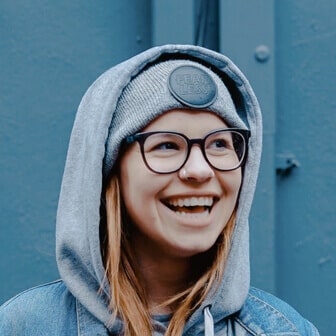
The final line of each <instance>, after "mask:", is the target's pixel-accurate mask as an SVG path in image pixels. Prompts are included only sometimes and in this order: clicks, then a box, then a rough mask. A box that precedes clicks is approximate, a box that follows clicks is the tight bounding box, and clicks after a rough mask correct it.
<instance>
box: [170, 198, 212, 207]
mask: <svg viewBox="0 0 336 336" xmlns="http://www.w3.org/2000/svg"><path fill="white" fill-rule="evenodd" d="M169 204H170V205H173V206H176V207H177V206H178V207H184V206H212V204H213V198H212V197H188V198H178V199H173V200H170V201H169Z"/></svg>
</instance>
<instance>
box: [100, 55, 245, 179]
mask: <svg viewBox="0 0 336 336" xmlns="http://www.w3.org/2000/svg"><path fill="white" fill-rule="evenodd" d="M181 108H182V109H189V110H190V109H191V110H193V109H198V110H205V111H212V112H214V113H215V114H217V115H218V116H220V117H221V118H222V119H223V120H224V121H225V122H226V123H227V124H228V125H229V127H237V128H244V129H246V126H245V124H244V122H243V121H242V120H241V119H240V117H239V116H238V114H237V111H236V109H235V106H234V103H233V101H232V98H231V95H230V93H229V91H228V89H227V88H226V86H225V85H224V83H223V81H222V80H221V79H220V78H219V76H218V75H217V74H215V73H214V72H213V71H212V70H210V69H209V68H207V67H205V66H203V65H201V64H199V63H197V62H194V61H191V60H168V61H164V62H160V63H156V64H154V65H152V66H150V67H149V68H147V69H145V70H144V71H142V72H141V73H140V74H139V75H137V76H136V77H135V78H133V79H132V80H131V81H130V82H129V84H128V85H127V86H126V87H125V88H124V90H123V92H122V94H121V95H120V98H119V100H118V103H117V107H116V109H115V111H114V113H113V117H112V121H111V125H110V129H109V134H108V138H107V141H106V154H105V158H104V162H103V175H104V177H105V178H107V177H108V175H109V173H110V171H111V169H112V167H113V164H114V162H115V161H116V159H117V156H118V151H119V147H120V144H121V142H122V140H123V139H124V138H125V137H126V136H128V135H131V134H134V133H136V132H138V131H140V130H141V129H142V128H144V127H145V126H146V125H147V124H148V123H150V122H151V121H153V120H154V119H156V118H157V117H159V116H160V115H161V114H163V113H164V112H167V111H169V110H172V109H181Z"/></svg>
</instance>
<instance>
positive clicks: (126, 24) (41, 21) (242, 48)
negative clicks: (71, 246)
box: [0, 0, 336, 336]
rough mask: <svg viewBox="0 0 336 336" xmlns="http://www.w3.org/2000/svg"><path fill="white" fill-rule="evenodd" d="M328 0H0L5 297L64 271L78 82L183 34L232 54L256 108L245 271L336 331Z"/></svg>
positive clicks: (335, 67) (332, 46)
mask: <svg viewBox="0 0 336 336" xmlns="http://www.w3.org/2000/svg"><path fill="white" fill-rule="evenodd" d="M334 13H336V2H335V1H334V0H322V1H316V0H296V1H291V0H281V1H274V0H249V1H244V0H213V1H211V0H209V1H204V0H184V1H179V0H160V1H155V0H153V1H146V0H120V1H108V0H100V1H92V0H91V1H88V0H85V1H79V0H72V1H65V0H59V1H54V2H50V1H43V0H35V1H31V0H28V1H26V0H25V1H23V0H15V1H11V0H3V1H1V3H0V70H1V76H0V118H1V119H0V121H1V122H0V215H1V216H0V252H1V258H0V302H3V301H5V300H6V299H8V298H9V297H11V296H13V295H14V294H16V293H17V292H19V291H21V290H24V289H26V288H27V287H31V286H34V285H37V284H39V283H42V282H47V281H50V280H53V279H55V278H57V277H58V272H57V268H56V263H55V252H54V250H55V243H54V235H55V214H56V209H57V201H58V194H59V189H60V184H61V178H62V173H63V167H64V161H65V157H66V150H67V144H68V140H69V136H70V132H71V127H72V123H73V120H74V116H75V112H76V109H77V106H78V104H79V101H80V99H81V97H82V95H83V94H84V92H85V90H86V89H87V88H88V86H89V85H90V84H91V83H92V81H93V80H94V79H95V78H96V77H98V76H99V75H100V74H101V73H102V72H103V71H105V70H106V69H108V68H109V67H111V66H113V65H115V64H117V63H119V62H120V61H122V60H124V59H126V58H129V57H131V56H133V55H135V54H137V53H138V52H141V51H143V50H145V49H147V48H149V47H151V46H154V45H160V44H163V43H190V44H199V45H204V46H207V47H209V48H211V49H214V50H218V51H220V52H223V53H224V54H226V55H228V56H229V57H231V58H232V59H233V61H234V62H235V63H236V64H237V65H238V66H239V67H240V68H241V69H242V70H243V72H244V73H245V74H246V75H247V77H248V78H249V79H250V81H251V84H252V85H253V87H254V89H255V91H256V93H257V96H258V98H259V101H260V104H261V107H262V110H263V115H264V152H263V159H262V168H261V175H260V179H259V184H258V191H257V195H256V199H255V204H254V207H253V211H252V216H251V220H250V225H251V255H252V284H253V285H255V286H258V287H261V288H263V289H265V290H268V291H270V292H272V293H275V294H276V295H278V296H280V297H281V298H283V299H285V300H286V301H288V302H289V303H291V304H292V305H294V306H295V307H296V308H297V309H298V310H299V311H300V312H301V313H302V314H303V315H304V316H306V317H307V318H309V319H310V320H312V321H313V322H314V323H315V324H316V325H317V327H318V328H319V329H320V332H321V334H322V335H325V336H334V332H333V331H334V330H336V319H335V315H336V308H335V307H336V306H335V301H336V267H335V265H336V228H335V223H336V209H335V200H336V198H335V190H336V179H335V177H334V169H335V168H334V167H335V166H336V155H335V154H336V153H335V152H336V148H335V143H336V135H335V134H336V132H335V131H336V122H335V108H336V94H335V74H336V20H335V18H334ZM291 163H294V165H296V166H295V167H294V168H292V169H290V168H289V169H287V168H288V167H289V166H290V165H291ZM277 170H278V172H280V173H281V174H277V173H276V172H277Z"/></svg>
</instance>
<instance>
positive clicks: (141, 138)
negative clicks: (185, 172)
mask: <svg viewBox="0 0 336 336" xmlns="http://www.w3.org/2000/svg"><path fill="white" fill-rule="evenodd" d="M223 131H224V132H232V131H233V132H236V133H239V134H240V135H242V137H243V139H244V145H245V148H244V149H245V150H244V153H243V155H242V157H241V159H240V162H239V164H238V165H237V166H235V167H233V168H230V169H219V168H217V167H215V166H213V165H212V163H211V162H210V161H209V159H208V157H207V155H206V151H205V142H206V139H207V138H208V137H209V136H211V135H213V134H215V133H219V132H223ZM160 133H163V134H175V135H178V136H181V137H182V138H184V139H185V140H186V143H187V146H188V147H187V155H186V158H185V160H184V161H183V163H182V164H181V165H180V166H179V167H178V168H177V169H174V170H171V171H167V172H161V171H156V170H155V169H153V168H152V167H150V165H149V164H148V162H147V160H146V155H145V150H144V143H145V141H146V139H147V138H148V137H149V136H151V135H152V134H160ZM250 136H251V132H250V130H247V129H240V128H222V129H216V130H214V131H211V132H210V133H208V134H206V136H205V137H204V138H196V139H189V138H188V137H187V136H186V135H185V134H182V133H179V132H173V131H153V132H140V133H135V134H132V135H129V136H127V137H126V138H125V139H124V144H125V145H131V144H132V143H134V142H138V143H139V145H140V151H141V155H142V159H143V161H144V163H145V165H146V167H147V168H148V169H149V170H150V171H152V172H154V173H156V174H172V173H175V172H177V171H178V170H180V169H181V168H182V167H183V166H184V165H185V163H186V162H187V161H188V158H189V156H190V152H191V149H192V146H193V145H195V144H196V145H199V147H200V149H201V151H202V154H203V157H204V159H205V161H206V162H207V163H208V165H209V166H210V167H212V168H213V169H216V170H218V171H232V170H235V169H238V168H239V167H241V166H242V164H243V163H244V161H245V159H246V154H247V149H248V140H249V138H250Z"/></svg>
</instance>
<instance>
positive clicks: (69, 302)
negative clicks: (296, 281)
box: [0, 280, 319, 336]
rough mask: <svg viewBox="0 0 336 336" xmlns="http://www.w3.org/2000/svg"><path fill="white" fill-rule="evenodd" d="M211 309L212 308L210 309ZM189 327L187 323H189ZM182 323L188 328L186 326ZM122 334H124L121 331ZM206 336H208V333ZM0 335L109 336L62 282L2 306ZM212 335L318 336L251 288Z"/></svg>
mask: <svg viewBox="0 0 336 336" xmlns="http://www.w3.org/2000/svg"><path fill="white" fill-rule="evenodd" d="M210 311H211V309H210ZM187 325H188V323H187ZM187 325H186V326H187ZM120 334H121V335H122V332H120ZM208 334H209V335H211V332H210V333H209V331H208ZM0 335H1V336H13V335H18V336H32V335H34V336H42V335H43V336H45V335H48V336H54V335H55V336H56V335H65V336H75V335H78V336H108V335H117V334H115V333H110V332H109V330H108V329H107V328H106V326H105V325H104V324H103V323H102V322H100V321H99V320H98V319H97V318H95V317H94V316H93V315H92V314H91V313H90V312H89V311H87V310H86V309H85V308H84V307H83V306H82V305H81V303H80V302H79V301H78V300H77V299H76V298H75V297H74V296H73V295H72V294H71V293H70V292H69V290H68V289H67V287H66V286H65V285H64V283H63V281H61V280H59V281H55V282H52V283H49V284H45V285H41V286H38V287H34V288H32V289H29V290H27V291H25V292H23V293H21V294H19V295H17V296H16V297H14V298H13V299H11V300H9V301H8V302H6V303H5V304H4V305H3V306H1V308H0ZM183 335H184V336H197V335H199V336H200V335H206V336H208V335H207V331H206V330H205V322H204V321H199V323H197V324H195V325H193V326H191V327H189V328H188V330H185V332H184V333H183ZM213 335H218V336H220V335H222V336H224V335H226V336H252V335H260V336H261V335H262V336H267V335H272V336H275V335H276V336H299V335H300V336H303V335H304V336H318V335H319V334H318V331H317V330H316V328H315V327H314V326H313V325H312V324H311V323H310V322H308V321H307V320H305V319H304V318H303V317H302V316H301V315H299V313H297V312H296V311H295V310H294V309H293V308H292V307H290V306H289V305H288V304H286V303H285V302H283V301H281V300H280V299H278V298H276V297H274V296H273V295H271V294H268V293H266V292H264V291H261V290H259V289H256V288H251V289H250V291H249V294H248V296H247V299H246V301H245V303H244V305H243V307H242V309H241V310H240V311H238V312H237V313H235V314H233V315H231V316H228V317H226V318H224V319H223V320H220V321H217V322H216V323H215V324H214V334H213Z"/></svg>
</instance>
